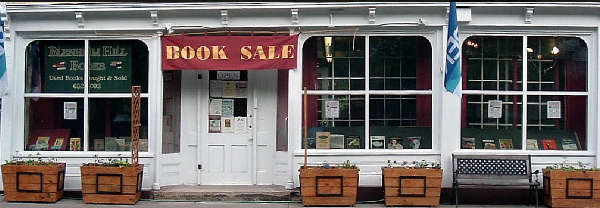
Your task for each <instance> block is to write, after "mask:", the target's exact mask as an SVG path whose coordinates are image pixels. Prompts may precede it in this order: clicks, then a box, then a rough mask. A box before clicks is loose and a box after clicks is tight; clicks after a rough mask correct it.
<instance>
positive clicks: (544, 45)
mask: <svg viewBox="0 0 600 208" xmlns="http://www.w3.org/2000/svg"><path fill="white" fill-rule="evenodd" d="M458 7H459V8H458V21H459V33H458V36H459V42H458V43H457V45H456V46H457V47H460V49H461V51H462V54H461V63H462V73H463V76H462V99H459V97H458V96H455V95H452V94H450V93H447V92H446V91H445V90H444V88H443V72H444V67H445V61H446V59H445V58H444V57H445V56H446V53H445V49H446V46H447V39H446V37H447V36H446V33H447V16H446V14H447V13H446V12H447V8H448V4H447V3H443V2H441V3H418V4H417V3H346V4H340V3H181V4H177V3H175V4H108V3H106V4H104V3H81V4H46V3H39V4H18V3H8V5H7V6H6V7H4V8H5V9H6V10H3V11H2V15H3V16H2V21H3V23H4V25H5V33H6V35H5V37H6V40H5V50H6V54H7V69H8V76H9V90H8V92H7V93H6V94H5V95H4V96H3V99H2V117H1V118H2V120H1V124H2V126H1V132H0V136H1V137H0V138H1V139H0V141H1V142H0V144H1V145H0V156H1V158H0V159H2V160H11V159H27V158H36V157H43V158H48V157H56V158H57V159H58V160H61V161H65V162H67V174H66V176H67V177H66V183H65V185H66V189H68V190H78V189H80V186H81V181H80V177H79V166H80V165H81V164H82V163H87V162H94V161H95V160H98V159H99V158H116V157H128V155H129V154H130V152H129V149H128V148H127V140H128V137H129V135H128V128H129V126H128V121H129V120H128V119H129V117H128V116H129V115H127V114H126V112H128V105H129V100H128V99H129V98H130V97H131V95H130V93H129V88H130V86H132V85H140V86H142V97H143V100H142V123H143V124H142V133H141V139H143V140H145V141H143V140H142V141H143V142H142V143H143V144H145V145H144V146H143V147H142V152H141V153H140V158H141V159H140V161H141V162H142V163H144V164H145V166H144V185H143V188H144V189H145V190H148V189H159V188H160V187H161V186H166V185H176V184H190V185H191V184H200V185H215V184H243V185H252V184H269V185H270V184H275V185H284V186H286V187H289V188H292V187H298V186H299V182H298V171H297V170H298V168H299V167H300V165H301V164H302V163H303V155H304V150H303V147H304V144H303V142H302V141H303V137H304V135H303V130H304V129H303V122H304V120H306V122H307V124H308V129H307V130H308V135H307V137H308V138H309V139H308V141H309V142H308V144H307V146H309V150H308V155H309V157H308V162H309V164H313V165H320V164H322V163H323V162H327V163H330V164H332V165H333V164H336V163H341V162H343V161H346V160H350V162H352V163H356V164H357V166H358V167H359V168H360V183H359V185H360V186H371V187H377V186H381V169H380V167H381V166H384V165H386V164H387V161H388V160H390V161H397V162H401V161H408V162H412V161H421V160H427V161H440V162H441V165H442V168H443V169H444V170H445V171H444V179H443V186H444V187H450V186H451V181H452V174H451V170H452V162H451V158H452V154H509V155H515V154H530V155H531V156H532V165H533V169H541V168H543V167H545V166H548V165H552V164H555V163H561V162H563V161H568V163H574V164H576V163H578V162H581V163H583V164H585V165H587V166H588V167H600V162H599V161H598V159H597V157H598V150H599V149H600V148H599V146H598V145H600V144H599V143H598V141H597V137H598V129H600V123H599V122H598V118H599V117H600V112H599V111H598V109H597V106H598V104H599V102H600V100H599V99H600V98H599V97H598V92H599V91H600V86H599V85H598V81H600V80H599V79H600V73H598V58H599V56H600V54H599V52H598V50H599V47H598V44H599V42H600V41H599V36H598V34H599V32H600V25H599V24H598V22H600V21H598V20H599V19H598V17H597V15H596V13H597V11H598V9H600V4H596V3H568V4H567V3H458ZM6 14H8V15H6ZM282 36H284V37H294V38H297V41H296V39H294V44H290V45H292V46H286V47H287V48H286V49H283V48H284V45H285V44H280V45H277V44H271V45H269V44H265V45H264V46H263V47H264V51H262V52H257V50H256V47H254V50H252V47H250V48H247V49H248V50H247V52H248V53H247V56H245V55H244V54H245V53H244V52H243V50H241V51H242V52H241V53H242V54H241V56H240V55H235V56H232V55H229V56H228V57H227V59H241V60H244V58H246V59H249V58H250V57H253V58H254V57H256V58H258V59H260V58H261V57H263V56H264V59H265V60H273V61H274V62H273V63H270V64H267V65H263V66H259V67H254V68H253V67H249V65H250V64H244V63H239V66H237V67H238V68H236V65H231V64H230V65H228V66H227V67H224V68H219V67H220V66H217V65H213V66H215V67H214V68H211V67H210V65H209V66H202V67H199V66H197V65H183V66H177V67H172V68H171V66H166V65H165V63H166V62H168V60H170V59H174V57H175V55H173V54H178V56H179V58H181V59H182V60H183V59H186V60H203V59H205V60H206V59H209V60H212V61H216V59H215V57H218V58H223V54H220V51H221V50H220V49H223V47H221V48H219V47H218V46H217V48H216V49H213V47H212V46H213V45H208V44H207V45H206V46H207V47H206V50H205V49H202V48H201V47H200V46H202V44H199V45H195V46H191V45H190V46H191V48H193V49H190V50H187V49H183V48H184V47H185V46H187V45H181V46H180V47H179V49H178V50H175V49H174V48H168V47H167V45H168V44H165V42H164V40H165V38H169V37H183V39H186V38H188V39H187V40H185V41H190V42H192V43H198V42H202V41H205V39H200V40H196V41H193V40H194V38H198V37H205V38H211V37H212V38H222V39H221V40H223V41H225V42H227V41H226V40H228V39H227V38H228V37H229V38H231V37H236V38H237V37H241V38H242V40H243V39H244V38H245V39H246V40H251V39H254V38H256V37H261V38H262V37H273V38H272V39H275V38H276V37H282ZM185 41H184V42H185ZM242 42H243V41H242ZM222 45H223V46H227V47H224V48H231V47H230V45H228V43H223V44H222ZM208 46H210V47H208ZM270 46H273V48H272V49H273V50H272V51H273V53H270V50H268V49H271V48H269V47H270ZM290 48H293V51H292V49H290ZM223 50H224V49H223ZM236 50H239V49H237V48H236ZM169 51H170V52H171V53H170V52H169ZM177 51H178V52H179V53H176V52H177ZM182 51H185V53H183V52H182ZM282 51H290V53H283V52H282ZM205 52H206V53H205ZM238 52H239V51H238ZM192 53H195V55H196V56H195V57H194V56H192V55H191V54H192ZM200 54H202V57H201V56H200ZM208 55H211V57H209V56H208ZM284 55H285V56H286V57H287V58H290V59H292V58H291V56H292V55H293V56H294V57H293V59H292V60H294V61H295V64H294V67H291V68H289V67H288V68H286V67H277V66H278V64H280V62H278V60H277V59H276V58H275V57H279V58H280V59H279V61H281V60H283V59H282V58H283V56H284ZM236 69H237V70H236ZM304 88H306V89H307V94H308V96H307V100H306V103H307V107H306V114H305V112H303V105H302V104H303V92H304V91H303V89H304ZM227 106H229V107H227ZM304 115H306V116H304ZM523 127H527V128H523ZM59 138H62V140H60V139H59Z"/></svg>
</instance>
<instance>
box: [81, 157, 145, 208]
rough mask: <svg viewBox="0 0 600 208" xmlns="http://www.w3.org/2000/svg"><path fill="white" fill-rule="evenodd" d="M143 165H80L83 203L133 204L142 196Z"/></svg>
mask: <svg viewBox="0 0 600 208" xmlns="http://www.w3.org/2000/svg"><path fill="white" fill-rule="evenodd" d="M143 169H144V165H142V164H140V165H138V166H132V167H121V168H120V167H107V166H90V165H84V166H81V193H82V194H83V201H84V202H85V203H94V204H135V203H137V201H138V200H140V198H141V196H142V177H143V175H144V172H143Z"/></svg>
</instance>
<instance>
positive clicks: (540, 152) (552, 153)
mask: <svg viewBox="0 0 600 208" xmlns="http://www.w3.org/2000/svg"><path fill="white" fill-rule="evenodd" d="M453 154H459V155H489V154H495V155H531V156H556V155H559V156H562V155H564V156H596V154H595V153H594V152H591V151H565V150H486V149H476V150H468V149H461V150H458V151H454V152H453Z"/></svg>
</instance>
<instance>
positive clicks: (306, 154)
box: [303, 87, 308, 168]
mask: <svg viewBox="0 0 600 208" xmlns="http://www.w3.org/2000/svg"><path fill="white" fill-rule="evenodd" d="M306 100H307V99H306V87H304V100H303V101H304V168H306V163H307V162H308V138H307V137H308V125H307V121H306Z"/></svg>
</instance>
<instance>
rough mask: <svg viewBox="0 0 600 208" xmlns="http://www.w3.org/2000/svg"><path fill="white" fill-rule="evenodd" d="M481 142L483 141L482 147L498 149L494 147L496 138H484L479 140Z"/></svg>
mask: <svg viewBox="0 0 600 208" xmlns="http://www.w3.org/2000/svg"><path fill="white" fill-rule="evenodd" d="M481 142H482V143H483V149H498V148H497V147H496V140H493V139H484V140H481Z"/></svg>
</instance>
